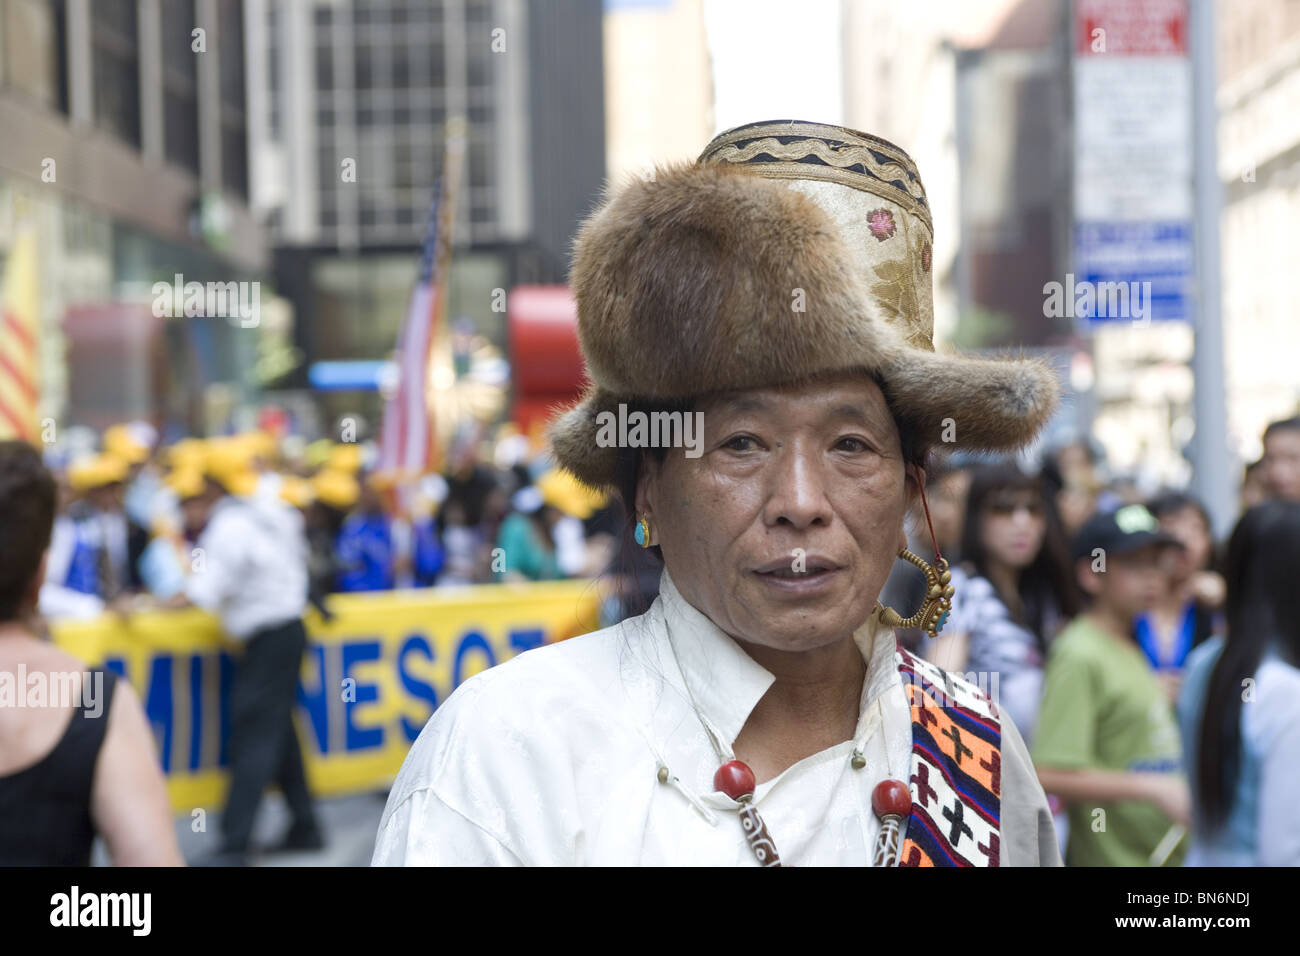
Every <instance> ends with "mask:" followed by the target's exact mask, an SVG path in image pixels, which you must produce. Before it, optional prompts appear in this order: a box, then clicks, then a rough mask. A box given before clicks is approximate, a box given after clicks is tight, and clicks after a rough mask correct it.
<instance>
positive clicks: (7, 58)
mask: <svg viewBox="0 0 1300 956" xmlns="http://www.w3.org/2000/svg"><path fill="white" fill-rule="evenodd" d="M6 13H7V16H8V20H7V22H6V23H5V27H6V29H5V30H4V32H3V34H2V37H3V40H4V48H3V49H0V86H6V87H8V88H9V89H11V90H18V91H20V92H22V93H24V94H25V95H27V96H30V97H31V98H32V99H34V100H36V101H37V102H38V103H40V104H41V105H42V106H44V107H46V108H47V109H51V110H58V111H59V112H60V113H64V114H66V113H67V112H68V69H67V62H68V61H67V42H66V39H67V33H66V24H67V18H66V15H65V9H64V3H63V0H52V2H51V0H13V2H11V3H9V4H8V6H7V7H6Z"/></svg>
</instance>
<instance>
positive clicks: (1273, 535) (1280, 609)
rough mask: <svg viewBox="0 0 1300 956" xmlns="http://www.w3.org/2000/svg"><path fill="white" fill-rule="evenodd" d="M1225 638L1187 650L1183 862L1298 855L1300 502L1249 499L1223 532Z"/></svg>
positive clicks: (1256, 861)
mask: <svg viewBox="0 0 1300 956" xmlns="http://www.w3.org/2000/svg"><path fill="white" fill-rule="evenodd" d="M1225 572H1226V573H1225V577H1226V578H1227V585H1228V597H1227V636H1226V638H1219V637H1215V638H1211V639H1210V640H1209V641H1206V642H1205V643H1204V644H1202V645H1201V646H1200V647H1198V648H1196V650H1194V651H1193V652H1192V653H1191V655H1190V656H1189V657H1188V658H1187V666H1186V670H1185V672H1184V676H1183V688H1182V694H1181V695H1180V697H1179V700H1178V717H1179V724H1180V726H1181V728H1182V734H1183V748H1184V753H1185V760H1186V763H1187V767H1188V776H1189V777H1190V781H1191V788H1192V828H1193V829H1192V834H1193V843H1192V848H1191V851H1190V852H1189V854H1188V858H1187V865H1188V866H1297V865H1300V819H1298V818H1297V817H1296V813H1295V808H1296V805H1297V804H1298V803H1300V774H1298V773H1297V772H1296V767H1297V766H1300V733H1297V731H1296V727H1297V726H1298V725H1300V617H1297V616H1296V614H1295V609H1294V608H1293V607H1291V606H1290V604H1291V601H1292V596H1293V594H1294V590H1295V583H1296V580H1297V579H1298V578H1300V504H1296V503H1294V502H1282V501H1270V502H1266V503H1264V504H1262V505H1258V506H1256V507H1254V508H1252V509H1250V510H1249V511H1248V512H1246V514H1245V515H1244V516H1243V517H1242V519H1241V520H1240V521H1239V522H1237V527H1236V528H1235V529H1234V530H1233V532H1232V537H1231V538H1230V539H1229V541H1228V556H1227V561H1226V563H1225Z"/></svg>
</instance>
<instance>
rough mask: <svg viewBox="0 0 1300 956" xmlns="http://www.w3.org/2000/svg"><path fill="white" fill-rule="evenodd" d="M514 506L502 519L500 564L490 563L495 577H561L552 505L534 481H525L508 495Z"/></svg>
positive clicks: (541, 578) (498, 543)
mask: <svg viewBox="0 0 1300 956" xmlns="http://www.w3.org/2000/svg"><path fill="white" fill-rule="evenodd" d="M510 504H511V507H512V508H513V509H514V510H513V511H512V512H511V513H510V514H509V515H507V516H506V519H505V521H503V522H502V523H501V532H500V534H498V536H497V548H498V549H499V552H500V557H501V562H502V563H501V564H500V565H496V566H494V567H493V573H494V574H495V575H496V576H497V579H498V580H503V581H521V580H522V581H554V580H556V579H558V578H561V577H563V576H564V575H563V573H562V572H561V571H560V563H559V558H558V555H557V553H556V547H555V536H554V533H553V531H552V526H553V523H554V519H555V509H554V508H552V507H551V506H550V505H548V504H546V501H545V499H544V498H543V496H542V492H541V491H540V490H539V489H538V488H537V486H535V485H526V486H524V487H523V488H520V489H519V490H518V491H516V492H515V493H514V496H513V497H512V498H511V499H510Z"/></svg>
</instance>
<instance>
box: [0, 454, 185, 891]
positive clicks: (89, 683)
mask: <svg viewBox="0 0 1300 956" xmlns="http://www.w3.org/2000/svg"><path fill="white" fill-rule="evenodd" d="M54 498H55V488H54V480H53V478H52V477H51V475H50V473H49V472H48V471H47V470H46V469H45V466H44V465H43V464H42V463H41V459H40V455H39V454H38V453H37V452H36V450H35V449H33V448H32V447H31V446H29V445H26V444H24V443H22V442H13V441H6V442H0V866H43V865H54V866H87V865H89V863H90V851H91V846H92V845H93V843H94V839H95V837H96V835H98V836H102V837H103V838H104V841H105V843H106V845H107V848H108V852H109V856H110V857H111V858H112V860H113V862H114V863H116V864H118V865H121V866H166V865H178V866H179V865H182V864H183V860H182V859H181V855H180V848H179V846H178V845H177V842H176V831H175V829H174V826H173V823H172V815H171V807H170V804H169V802H168V798H167V788H166V784H165V782H164V780H163V775H162V769H161V768H160V767H159V765H158V758H157V755H156V753H155V751H154V740H153V734H152V733H151V732H150V730H149V725H148V723H147V721H146V720H145V715H144V709H143V708H142V707H141V706H140V699H139V698H138V697H137V696H136V694H135V692H134V691H133V690H132V689H131V686H130V685H129V684H128V683H127V682H126V681H119V680H117V679H116V678H115V675H113V674H111V673H106V672H104V671H88V670H87V669H86V667H85V665H84V664H83V663H82V662H81V661H79V660H77V659H76V658H74V657H72V656H71V655H70V654H66V653H64V652H63V651H62V650H60V649H58V648H56V647H54V646H53V645H52V644H50V643H49V642H48V641H44V640H42V639H41V638H39V637H38V636H37V633H36V629H35V628H34V627H32V626H31V624H30V623H29V622H30V620H31V619H32V618H33V616H34V614H35V609H36V603H37V598H38V595H39V593H40V586H41V582H42V581H43V579H44V577H45V553H46V549H47V548H48V546H49V541H50V530H51V528H52V526H53V521H54Z"/></svg>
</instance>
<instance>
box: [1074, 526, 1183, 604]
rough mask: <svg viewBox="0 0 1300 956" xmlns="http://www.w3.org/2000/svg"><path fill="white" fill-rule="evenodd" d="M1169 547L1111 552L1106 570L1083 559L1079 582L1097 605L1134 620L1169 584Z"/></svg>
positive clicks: (1156, 599)
mask: <svg viewBox="0 0 1300 956" xmlns="http://www.w3.org/2000/svg"><path fill="white" fill-rule="evenodd" d="M1167 550H1168V546H1167V545H1148V546H1147V547H1145V548H1139V549H1137V550H1136V551H1130V552H1128V553H1127V554H1113V553H1112V554H1108V555H1106V570H1105V571H1093V570H1092V569H1091V567H1090V566H1089V564H1087V563H1085V562H1084V561H1081V562H1080V563H1079V568H1080V575H1081V580H1080V583H1081V584H1082V585H1083V587H1084V589H1085V590H1086V591H1088V592H1089V593H1090V594H1092V596H1093V597H1094V598H1095V599H1096V601H1097V603H1098V604H1102V605H1105V606H1106V608H1107V609H1109V610H1110V611H1111V612H1112V613H1114V614H1115V615H1117V616H1118V617H1120V618H1121V619H1123V620H1126V621H1130V622H1131V621H1132V620H1134V619H1135V618H1136V617H1137V616H1138V615H1139V614H1142V613H1143V612H1145V611H1149V610H1151V608H1153V607H1154V606H1155V603H1156V601H1158V600H1159V599H1160V595H1161V594H1162V593H1163V591H1164V588H1165V584H1166V574H1167V572H1166V570H1165V560H1166V554H1165V552H1166V551H1167ZM1085 560H1086V559H1085Z"/></svg>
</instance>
